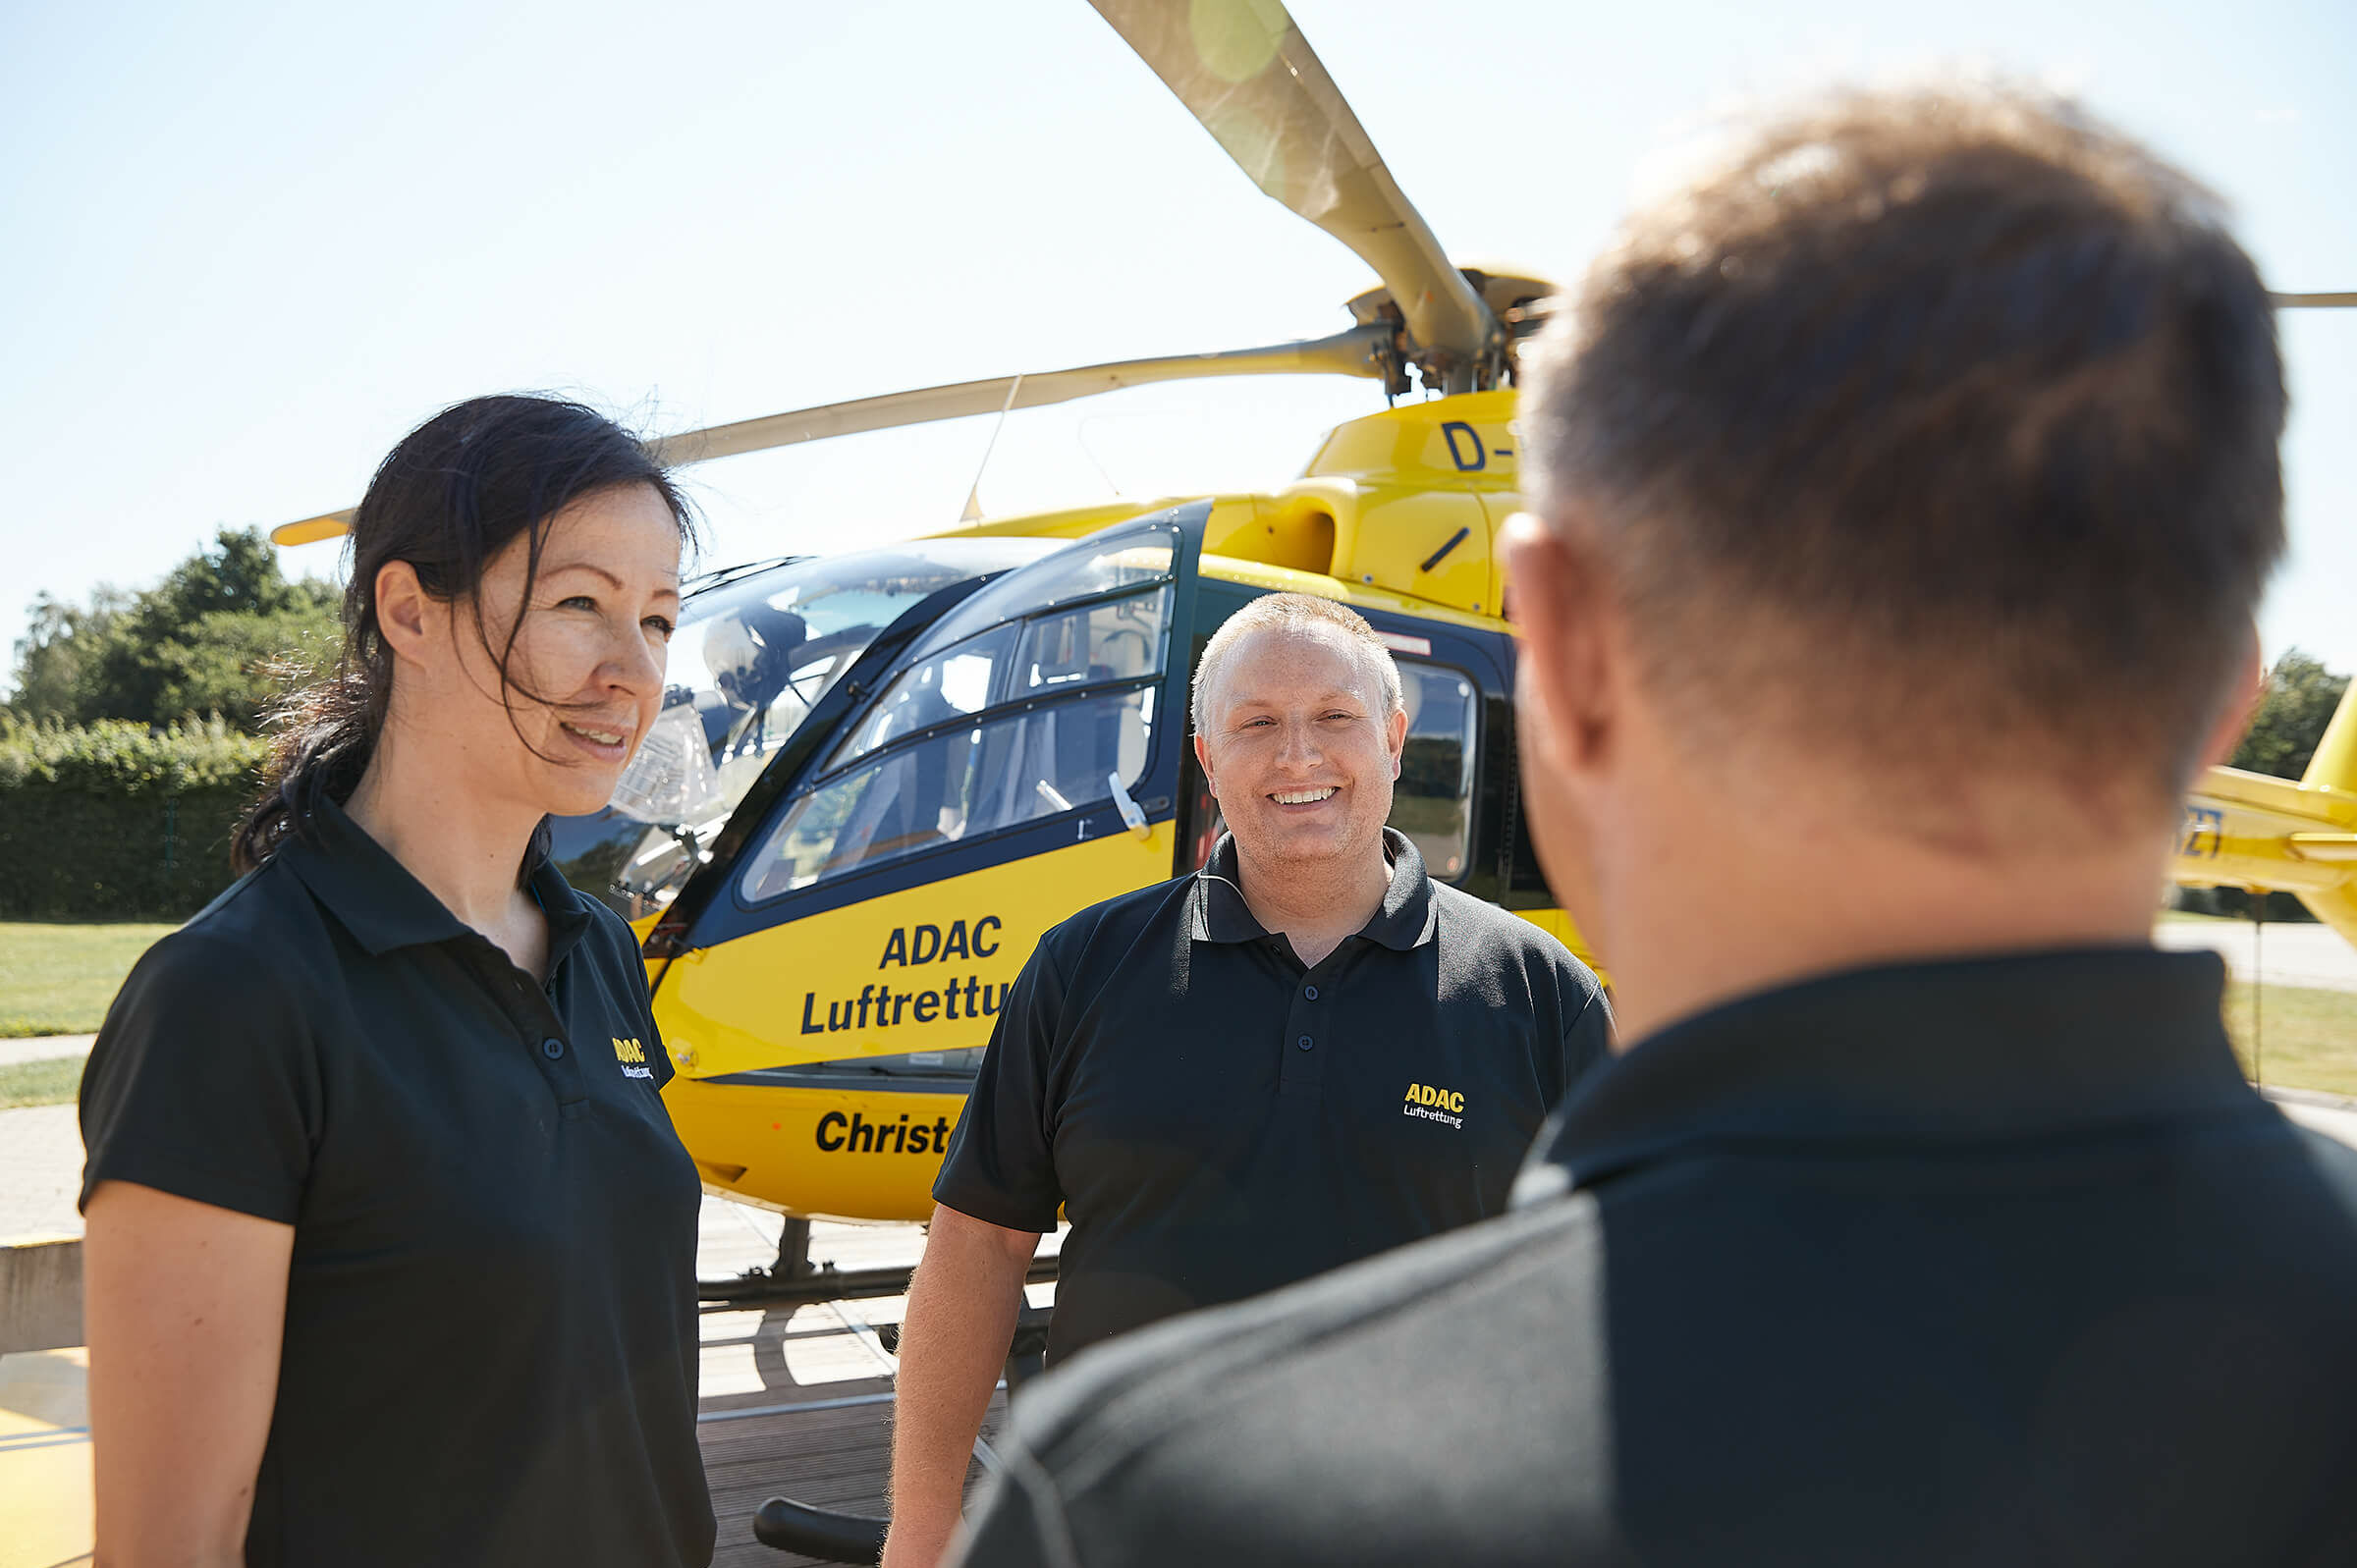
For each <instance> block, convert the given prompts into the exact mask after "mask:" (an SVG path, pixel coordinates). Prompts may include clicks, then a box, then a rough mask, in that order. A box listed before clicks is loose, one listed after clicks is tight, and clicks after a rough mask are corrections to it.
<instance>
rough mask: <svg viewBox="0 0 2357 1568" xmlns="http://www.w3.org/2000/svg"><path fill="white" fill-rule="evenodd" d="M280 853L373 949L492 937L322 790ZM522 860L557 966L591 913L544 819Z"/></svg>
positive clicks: (364, 944) (553, 963)
mask: <svg viewBox="0 0 2357 1568" xmlns="http://www.w3.org/2000/svg"><path fill="white" fill-rule="evenodd" d="M276 858H277V859H278V860H280V861H282V862H283V863H284V864H285V865H286V867H287V869H288V870H290V871H292V872H294V873H295V875H296V876H297V877H299V878H301V881H302V885H303V886H304V887H306V888H308V889H309V890H310V891H311V895H312V896H313V897H315V898H317V899H318V900H319V901H320V902H321V903H322V904H324V905H326V906H327V910H328V912H329V913H330V914H333V915H334V916H335V917H336V919H337V920H338V921H339V922H341V923H342V925H343V926H344V929H345V930H347V931H349V932H351V933H352V936H353V940H354V941H356V942H357V943H358V944H359V945H360V946H362V947H363V948H365V949H367V951H368V952H369V953H370V954H371V955H374V954H379V953H385V952H390V951H392V950H393V949H394V948H396V947H410V946H421V945H424V944H428V943H436V942H449V941H452V940H454V939H459V938H465V937H474V938H476V939H477V940H487V939H484V938H482V936H481V934H480V933H478V932H476V931H475V930H474V929H473V928H472V927H471V926H468V925H466V923H465V922H463V921H461V920H460V919H459V917H458V916H457V915H454V914H452V913H451V912H450V909H449V906H447V905H446V904H444V903H443V902H442V900H441V899H439V898H437V897H435V896H434V895H433V893H432V892H429V891H428V890H427V888H426V886H425V884H423V883H421V882H419V881H418V880H417V879H416V878H415V877H414V876H412V875H411V873H410V870H409V868H408V867H407V866H404V865H403V864H402V863H401V862H400V861H398V860H396V859H394V858H393V855H392V853H391V852H390V851H388V850H387V849H386V848H385V846H384V845H382V844H380V843H378V842H377V841H376V840H375V839H374V838H370V837H369V836H368V834H367V832H366V830H364V829H363V828H361V827H360V825H359V824H358V823H356V822H354V821H353V820H352V817H351V814H350V813H348V812H346V811H345V809H344V807H343V806H342V805H341V804H340V803H339V802H337V801H335V800H333V799H331V798H329V797H328V796H327V795H326V794H325V793H324V792H321V793H320V794H319V795H317V796H316V797H315V798H314V800H313V801H312V803H311V806H310V809H309V810H308V811H307V812H306V813H305V814H304V816H303V819H302V822H301V826H300V828H299V829H298V830H297V831H296V832H294V833H292V834H290V835H288V836H287V838H285V839H284V840H283V841H282V842H281V843H280V845H279V847H278V852H277V855H276ZM525 860H526V863H527V864H528V865H529V867H530V870H529V872H528V874H527V877H526V883H525V885H526V886H527V887H528V888H529V889H530V890H531V892H532V896H533V897H534V898H536V899H538V900H539V903H540V907H541V908H542V909H543V910H545V911H547V914H548V962H549V968H550V970H551V971H552V972H553V971H554V969H555V968H556V964H557V960H558V959H560V958H561V957H563V956H564V955H565V953H566V952H568V951H569V950H571V948H572V946H573V945H574V943H576V941H578V940H579V938H580V935H581V933H582V932H583V931H585V930H587V929H588V925H589V911H588V910H587V909H586V908H585V907H583V906H582V905H581V903H580V895H579V894H578V893H576V892H574V891H573V889H572V887H571V886H570V885H568V884H567V883H566V881H565V878H564V875H563V874H562V873H560V872H559V871H558V870H557V868H556V865H555V862H553V861H552V860H551V859H550V858H549V844H548V828H547V824H546V823H545V822H544V823H542V825H541V827H540V828H539V830H538V831H536V832H535V833H534V834H533V835H532V841H531V845H530V847H529V848H528V849H527V850H526V851H525Z"/></svg>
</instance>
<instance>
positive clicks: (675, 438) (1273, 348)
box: [270, 322, 1392, 545]
mask: <svg viewBox="0 0 2357 1568" xmlns="http://www.w3.org/2000/svg"><path fill="white" fill-rule="evenodd" d="M1391 337H1392V332H1391V329H1390V328H1389V327H1386V326H1384V325H1383V324H1382V323H1380V322H1371V323H1367V324H1364V325H1361V326H1355V327H1352V328H1350V329H1349V330H1348V331H1346V332H1338V333H1336V334H1335V335H1334V336H1333V337H1331V338H1305V339H1301V340H1299V341H1298V342H1294V343H1278V344H1270V345H1268V346H1266V347H1264V348H1258V349H1228V350H1223V351H1220V352H1217V353H1186V354H1172V355H1169V356H1167V357H1164V358H1159V359H1122V360H1116V361H1114V362H1112V363H1109V364H1098V365H1075V366H1073V367H1072V368H1070V369H1069V370H1043V371H1035V372H1032V373H1029V374H1025V375H1020V376H997V377H993V378H992V379H991V380H988V381H961V382H959V383H957V384H955V385H953V386H946V387H918V388H915V389H913V390H911V391H907V392H888V393H885V394H884V395H883V396H881V397H875V398H858V399H854V400H852V401H851V402H849V403H826V404H820V405H818V406H816V407H811V408H795V409H793V410H791V411H789V412H786V413H773V414H765V415H763V416H762V417H760V418H758V419H740V420H738V421H737V422H736V423H734V424H725V425H710V426H707V427H706V428H704V429H701V430H684V431H681V432H680V433H679V434H677V435H670V436H659V437H656V438H654V439H653V440H650V441H648V442H647V443H646V449H647V452H648V453H649V454H650V455H651V456H652V457H653V458H654V459H655V460H656V461H658V462H660V463H662V464H663V465H664V466H666V467H677V466H680V465H682V464H685V463H691V462H708V461H710V460H713V459H715V458H733V457H736V456H738V455H739V454H740V453H747V452H766V451H768V450H770V449H771V448H773V447H791V446H795V445H798V444H799V443H801V442H804V441H824V440H826V439H828V438H829V437H832V436H849V435H857V434H859V433H860V432H862V431H868V430H890V429H895V428H897V427H899V426H902V425H914V424H926V423H929V422H931V421H933V420H936V419H961V418H964V417H966V416H967V415H970V414H982V413H1002V412H1006V411H1009V410H1011V409H1014V408H1037V407H1041V406H1045V405H1048V404H1051V403H1069V402H1071V401H1072V400H1073V399H1075V398H1088V397H1094V396H1095V395H1097V394H1098V393H1102V392H1117V391H1119V390H1120V389H1122V388H1124V387H1137V386H1144V385H1146V384H1148V383H1150V382H1157V381H1194V380H1200V379H1203V378H1206V377H1211V376H1274V375H1338V376H1367V377H1370V378H1373V379H1375V380H1383V379H1384V378H1385V376H1386V364H1387V358H1388V356H1389V354H1390V352H1391ZM352 514H353V509H351V508H347V509H345V510H344V511H342V512H330V513H324V514H320V515H319V516H316V517H305V518H303V519H302V520H301V521H300V522H288V523H281V524H280V525H279V526H277V527H275V528H273V529H271V530H270V539H271V542H272V543H274V544H282V545H297V544H309V543H310V542H311V541H313V540H315V539H333V538H335V537H336V536H338V535H339V534H342V533H344V532H346V531H348V530H349V529H350V527H351V525H352Z"/></svg>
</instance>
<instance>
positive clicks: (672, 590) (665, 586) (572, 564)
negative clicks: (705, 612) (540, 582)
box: [546, 561, 680, 599]
mask: <svg viewBox="0 0 2357 1568" xmlns="http://www.w3.org/2000/svg"><path fill="white" fill-rule="evenodd" d="M568 571H594V572H596V573H597V574H598V575H599V576H601V577H603V578H605V579H606V580H607V581H608V582H610V583H612V584H613V585H614V586H615V587H617V588H628V587H629V586H630V584H629V583H627V582H625V581H623V580H622V579H621V578H620V577H617V576H616V575H614V573H612V572H611V571H608V570H607V569H606V568H603V567H601V566H598V565H597V564H596V563H595V562H590V561H567V562H562V563H559V564H558V565H556V566H553V567H550V568H546V574H547V575H549V576H551V577H554V576H558V575H560V574H562V573H564V572H568ZM655 592H657V593H658V594H664V593H667V594H670V595H671V596H672V597H673V598H674V599H677V598H678V597H679V596H680V590H679V589H678V588H677V587H676V586H674V585H673V584H671V583H668V582H666V583H662V584H660V585H658V586H657V587H656V589H655Z"/></svg>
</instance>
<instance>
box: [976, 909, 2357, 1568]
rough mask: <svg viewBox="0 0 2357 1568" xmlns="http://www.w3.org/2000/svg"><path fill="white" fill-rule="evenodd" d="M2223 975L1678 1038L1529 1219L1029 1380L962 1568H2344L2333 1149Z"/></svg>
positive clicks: (1565, 1133)
mask: <svg viewBox="0 0 2357 1568" xmlns="http://www.w3.org/2000/svg"><path fill="white" fill-rule="evenodd" d="M2222 980H2223V973H2222V970H2221V968H2220V964H2219V962H2218V960H2217V959H2216V958H2215V957H2212V956H2211V955H2209V954H2206V953H2205V954H2196V955H2184V956H2179V955H2168V954H2161V953H2155V952H2152V951H2149V950H2125V949H2115V950H2097V951H2079V952H2069V953H2057V954H2054V955H2049V956H2040V957H2030V958H2018V959H1999V960H1988V961H1980V962H1964V963H1954V964H1936V965H1922V966H1910V967H1894V968H1886V969H1879V970H1873V971H1867V972H1862V973H1858V974H1853V975H1849V976H1845V977H1840V978H1835V979H1829V980H1824V981H1819V982H1816V983H1812V984H1808V985H1802V986H1797V987H1794V988H1792V989H1789V990H1785V991H1781V992H1777V993H1775V994H1773V995H1767V996H1762V997H1759V998H1757V999H1754V1000H1746V1001H1741V1002H1737V1003H1735V1004H1733V1005H1730V1006H1727V1007H1723V1008H1720V1009H1717V1010H1715V1011H1713V1012H1712V1013H1710V1014H1709V1015H1707V1016H1704V1017H1699V1018H1696V1019H1694V1020H1692V1021H1690V1022H1687V1023H1684V1024H1682V1025H1679V1026H1677V1027H1675V1028H1672V1029H1671V1030H1669V1031H1667V1032H1666V1033H1663V1034H1661V1035H1658V1036H1656V1037H1655V1038H1653V1039H1652V1040H1650V1041H1648V1042H1647V1043H1645V1044H1643V1045H1640V1046H1638V1047H1637V1048H1636V1049H1635V1050H1633V1051H1631V1052H1629V1053H1628V1054H1625V1055H1623V1056H1621V1057H1619V1058H1617V1059H1616V1060H1615V1061H1614V1062H1613V1063H1612V1065H1611V1066H1609V1067H1608V1068H1606V1069H1605V1070H1604V1071H1603V1072H1600V1073H1598V1074H1596V1075H1595V1076H1594V1077H1593V1078H1592V1079H1591V1080H1590V1081H1589V1083H1588V1085H1587V1086H1586V1087H1585V1088H1584V1089H1583V1090H1582V1092H1581V1093H1580V1094H1579V1095H1577V1096H1576V1097H1575V1098H1574V1099H1573V1100H1572V1102H1571V1103H1570V1104H1569V1105H1568V1106H1567V1107H1566V1108H1565V1109H1564V1113H1563V1116H1562V1120H1561V1122H1560V1124H1559V1125H1558V1126H1557V1127H1556V1128H1555V1129H1553V1131H1552V1136H1551V1138H1550V1140H1549V1142H1548V1143H1547V1145H1546V1146H1545V1147H1544V1148H1543V1149H1542V1150H1541V1151H1539V1153H1538V1155H1537V1157H1536V1159H1535V1160H1534V1162H1533V1165H1532V1167H1531V1171H1530V1173H1529V1174H1528V1175H1527V1176H1526V1177H1525V1179H1524V1182H1523V1183H1522V1185H1521V1186H1520V1188H1519V1189H1518V1190H1517V1194H1516V1204H1517V1212H1516V1213H1514V1214H1512V1215H1510V1216H1508V1217H1506V1218H1504V1219H1501V1220H1498V1221H1495V1222H1493V1223H1490V1224H1485V1225H1480V1226H1476V1227H1474V1228H1473V1229H1470V1230H1466V1231H1462V1232H1459V1233H1458V1234H1456V1235H1453V1236H1448V1237H1444V1238H1442V1239H1440V1240H1438V1241H1435V1242H1431V1243H1428V1244H1426V1245H1423V1246H1420V1247H1415V1248H1410V1249H1408V1250H1406V1251H1402V1252H1398V1253H1395V1254H1393V1255H1391V1256H1390V1257H1388V1258H1382V1259H1377V1260H1374V1261H1373V1262H1371V1263H1369V1264H1367V1265H1365V1266H1364V1267H1362V1268H1358V1269H1354V1270H1349V1271H1345V1272H1343V1273H1341V1274H1337V1275H1333V1276H1331V1277H1329V1278H1326V1279H1322V1280H1316V1281H1312V1282H1311V1283H1309V1284H1307V1285H1305V1286H1303V1287H1301V1288H1300V1289H1298V1290H1292V1291H1287V1292H1285V1293H1283V1294H1281V1295H1278V1296H1275V1297H1271V1298H1269V1299H1267V1300H1264V1301H1259V1302H1253V1303H1249V1304H1246V1305H1243V1306H1239V1307H1236V1308H1233V1309H1231V1310H1229V1311H1226V1312H1221V1313H1214V1314H1206V1315H1204V1316H1201V1317H1198V1318H1193V1319H1189V1320H1188V1321H1186V1322H1185V1323H1182V1324H1171V1325H1165V1326H1164V1327H1162V1328H1159V1329H1156V1330H1154V1331H1151V1332H1148V1333H1144V1334H1139V1335H1136V1336H1134V1337H1132V1338H1130V1339H1127V1340H1124V1341H1123V1342H1122V1343H1121V1344H1119V1345H1113V1346H1108V1347H1107V1348H1106V1349H1105V1350H1104V1351H1102V1352H1100V1353H1099V1354H1097V1355H1093V1356H1090V1357H1087V1358H1085V1359H1084V1360H1082V1361H1081V1362H1080V1363H1079V1364H1078V1365H1076V1366H1074V1367H1072V1368H1070V1369H1069V1371H1067V1372H1065V1373H1063V1374H1061V1375H1059V1376H1057V1377H1053V1378H1049V1379H1044V1380H1043V1381H1042V1382H1041V1383H1039V1384H1037V1385H1036V1386H1035V1388H1034V1389H1033V1391H1031V1392H1030V1393H1029V1394H1027V1395H1026V1397H1025V1399H1024V1400H1023V1401H1021V1402H1019V1403H1018V1404H1017V1405H1016V1407H1015V1418H1014V1435H1013V1437H1012V1439H1002V1441H1001V1443H1000V1452H1001V1454H1002V1456H1003V1457H1004V1458H1005V1459H1006V1461H1007V1465H1006V1469H1005V1470H1004V1472H1003V1473H1002V1474H1003V1477H1004V1483H1003V1484H1002V1485H1001V1486H999V1487H998V1489H997V1490H996V1492H995V1494H994V1495H993V1496H992V1497H991V1499H990V1500H989V1502H988V1503H987V1505H986V1506H985V1507H984V1508H983V1509H982V1511H981V1514H980V1517H979V1520H978V1524H977V1527H976V1532H975V1541H974V1545H973V1548H972V1550H971V1552H970V1554H969V1555H968V1557H967V1559H966V1561H967V1562H968V1563H969V1564H973V1565H989V1568H998V1565H1012V1564H1016V1563H1021V1564H1025V1565H1032V1564H1046V1565H1053V1568H1069V1565H1073V1564H1081V1563H1085V1564H1089V1565H1091V1568H1111V1565H1115V1564H1121V1565H1133V1564H1172V1565H1178V1564H1200V1563H1221V1564H1254V1563H1269V1564H1277V1563H1283V1564H1288V1565H1290V1564H1319V1563H1333V1564H1343V1563H1347V1564H1351V1565H1353V1568H1362V1565H1377V1568H1379V1565H1383V1564H1402V1565H1404V1564H1409V1563H1416V1564H1423V1563H1436V1562H1466V1563H1476V1562H1477V1563H1485V1564H1540V1563H1545V1564H1605V1563H1610V1564H1639V1563H1642V1564H1645V1565H1648V1568H1677V1565H1686V1564H1692V1565H1703V1564H1709V1565H1714V1568H1717V1565H1724V1564H1729V1563H1741V1564H1746V1565H1752V1564H1804V1563H1805V1564H1812V1565H1817V1564H1832V1565H1844V1564H1856V1565H1861V1568H1863V1565H1868V1564H1872V1565H1875V1568H1888V1565H1890V1564H1896V1563H1905V1564H1910V1565H1947V1564H1957V1565H1961V1564H1975V1565H1984V1564H1985V1565H1989V1568H2000V1565H2002V1568H2015V1565H2020V1564H2057V1565H2059V1564H2071V1565H2079V1564H2111V1563H2116V1564H2137V1565H2153V1564H2185V1565H2196V1564H2198V1565H2203V1568H2212V1565H2216V1564H2220V1563H2234V1564H2285V1565H2289V1564H2300V1565H2303V1568H2321V1565H2322V1564H2325V1563H2350V1562H2357V1485H2352V1483H2351V1478H2352V1476H2357V1152H2352V1151H2351V1150H2348V1149H2346V1148H2343V1147H2342V1146H2340V1145H2338V1144H2336V1143H2333V1142H2331V1141H2330V1140H2329V1139H2326V1138H2324V1137H2322V1136H2321V1135H2318V1134H2314V1133H2309V1132H2305V1131H2302V1130H2301V1129H2299V1128H2297V1127H2294V1126H2292V1125H2291V1124H2289V1123H2287V1122H2286V1121H2285V1120H2284V1119H2283V1117H2282V1116H2281V1115H2279V1114H2278V1113H2277V1112H2276V1111H2275V1108H2273V1107H2271V1106H2270V1105H2268V1104H2267V1103H2266V1102H2265V1101H2264V1100H2262V1099H2260V1097H2259V1096H2258V1095H2256V1094H2254V1093H2253V1092H2252V1091H2251V1090H2250V1089H2249V1088H2248V1087H2247V1086H2246V1085H2245V1084H2244V1083H2243V1081H2242V1077H2241V1075H2240V1073H2239V1071H2238V1070H2237V1068H2236V1065H2235V1061H2234V1058H2233V1056H2232V1054H2230V1052H2229V1050H2228V1048H2227V1044H2226V1040H2225V1037H2224V1034H2223V1032H2222V1030H2221V1029H2220V1023H2219V1000H2220V987H2221V984H2222Z"/></svg>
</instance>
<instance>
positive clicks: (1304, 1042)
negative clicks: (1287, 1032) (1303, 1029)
mask: <svg viewBox="0 0 2357 1568" xmlns="http://www.w3.org/2000/svg"><path fill="white" fill-rule="evenodd" d="M1293 1044H1294V1045H1296V1046H1299V1047H1300V1048H1301V1049H1302V1050H1303V1051H1307V1050H1308V1049H1309V1048H1310V1044H1311V1041H1310V1038H1309V1036H1307V1035H1303V1036H1302V1037H1301V1038H1300V1039H1298V1040H1296V1041H1294V1042H1293Z"/></svg>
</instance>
